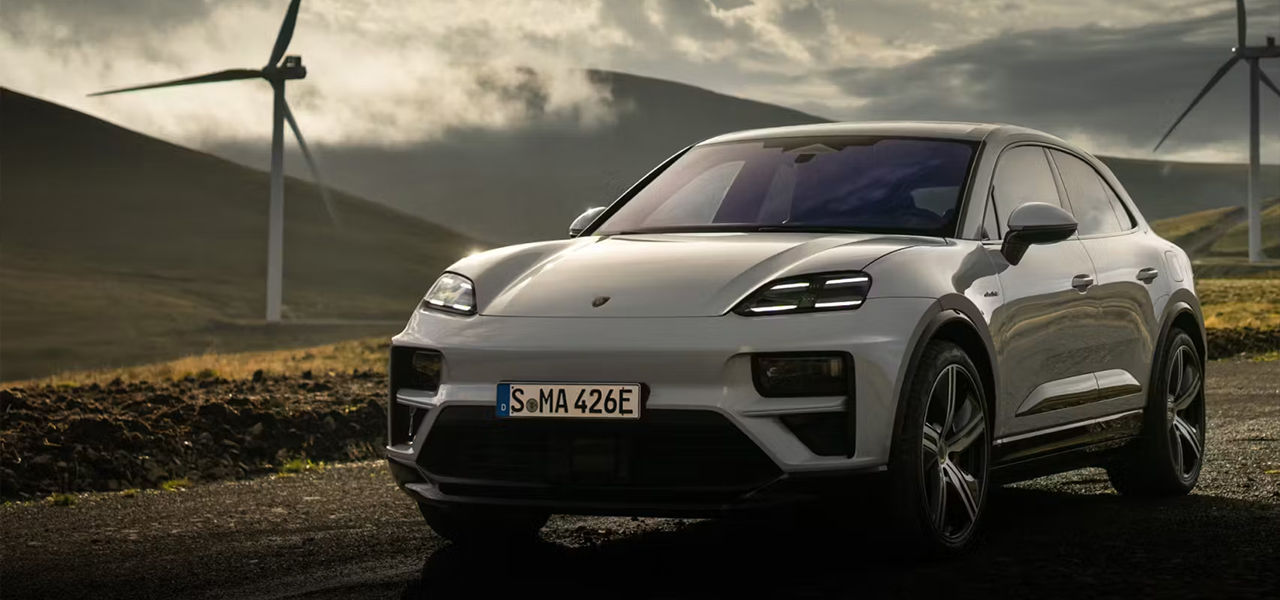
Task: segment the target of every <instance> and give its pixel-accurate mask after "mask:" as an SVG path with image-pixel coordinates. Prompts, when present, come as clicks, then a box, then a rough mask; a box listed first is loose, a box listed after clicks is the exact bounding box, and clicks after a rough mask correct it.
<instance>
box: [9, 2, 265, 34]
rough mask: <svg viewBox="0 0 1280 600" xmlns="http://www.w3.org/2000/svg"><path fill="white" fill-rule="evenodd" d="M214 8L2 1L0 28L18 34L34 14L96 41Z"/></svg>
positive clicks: (176, 22) (188, 19) (191, 17)
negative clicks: (25, 19) (26, 20)
mask: <svg viewBox="0 0 1280 600" xmlns="http://www.w3.org/2000/svg"><path fill="white" fill-rule="evenodd" d="M265 1H266V0H263V2H265ZM213 8H214V3H213V2H212V1H209V0H4V3H3V8H2V9H0V10H2V11H3V13H4V17H3V18H0V30H4V31H7V32H10V33H13V34H15V35H20V34H22V27H21V25H22V24H23V23H24V17H27V16H36V17H39V18H42V19H48V20H49V21H52V22H54V23H57V24H58V25H60V26H61V27H64V28H66V30H67V33H68V34H69V35H70V37H72V38H75V39H78V40H85V41H95V40H102V39H109V38H113V37H118V36H121V35H136V34H141V33H144V32H153V31H155V30H157V29H164V28H167V27H172V26H176V25H184V24H187V23H190V22H192V21H198V20H200V19H204V18H206V17H208V16H209V14H210V12H211V11H212V9H213ZM283 11H284V8H283V5H282V7H281V14H283Z"/></svg>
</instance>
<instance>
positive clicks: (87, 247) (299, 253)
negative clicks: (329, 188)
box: [0, 89, 474, 380]
mask: <svg viewBox="0 0 1280 600" xmlns="http://www.w3.org/2000/svg"><path fill="white" fill-rule="evenodd" d="M0 164H2V165H3V172H2V173H0V336H2V340H3V342H2V343H0V379H6V380H7V379H15V378H25V377H32V376H38V375H42V374H46V373H51V372H55V371H62V370H67V369H73V368H86V367H95V366H110V365H123V364H132V363H138V362H148V361H155V360H159V359H164V358H171V357H176V356H182V355H185V354H190V353H200V352H204V351H207V350H219V351H222V350H240V349H251V348H271V347H280V346H288V345H304V344H315V343H320V342H324V341H332V340H336V339H343V338H350V337H356V336H359V335H373V334H379V335H383V334H390V333H394V332H395V331H396V330H398V325H397V321H400V320H402V319H403V318H404V316H405V315H406V314H408V311H409V310H411V308H412V306H413V303H414V301H415V300H416V299H417V298H418V297H420V295H421V294H422V293H423V291H424V290H425V289H426V286H428V285H429V284H430V280H431V279H432V278H434V277H435V275H436V274H437V273H438V272H439V270H440V269H441V268H443V267H444V266H446V265H447V264H448V263H450V262H452V261H453V260H455V259H456V258H457V257H459V256H461V255H463V254H465V253H466V252H467V251H468V250H469V249H470V248H471V247H472V246H473V245H474V242H473V241H472V240H471V239H469V238H467V237H465V236H463V235H460V234H458V233H456V232H454V231H451V230H449V229H446V228H444V227H441V226H438V225H435V224H432V223H428V222H425V221H422V220H420V219H418V218H415V217H411V216H408V215H406V214H404V213H400V212H397V211H395V210H391V209H389V208H386V207H384V206H381V205H379V204H375V203H372V202H369V201H367V200H363V199H361V198H357V197H355V196H351V195H347V194H338V195H337V197H336V201H337V207H338V212H339V214H340V217H341V223H342V227H341V228H338V227H336V226H335V225H334V224H333V223H332V222H331V221H330V219H329V217H328V216H327V213H326V212H325V210H324V208H323V204H322V203H321V201H320V197H319V194H318V193H317V190H316V189H315V188H314V186H312V185H311V184H309V183H306V182H303V181H298V180H294V179H288V180H287V182H286V186H285V207H286V211H285V212H286V215H285V219H286V221H285V282H284V304H285V314H286V317H287V318H291V319H294V320H295V321H296V320H299V319H302V320H309V321H310V322H312V323H315V322H316V321H317V320H327V321H324V322H325V323H327V324H317V325H298V324H294V325H280V326H274V327H266V326H264V325H262V324H261V319H262V315H263V310H264V303H265V290H264V279H265V272H266V264H265V263H266V261H265V254H266V229H267V197H268V177H267V175H266V174H265V173H263V172H261V171H257V170H253V169H250V168H246V167H244V166H241V165H238V164H235V163H232V162H229V161H226V160H223V159H219V158H216V157H213V156H210V155H207V154H203V153H200V152H195V151H192V150H189V149H186V148H182V147H180V146H175V145H173V144H169V143H166V142H162V141H160V140H156V139H154V138H150V137H146V136H143V135H140V134H137V133H134V132H131V131H129V130H126V129H123V128H120V127H117V126H115V125H112V124H110V123H107V122H104V121H101V120H98V119H94V118H92V117H89V116H87V115H84V114H82V113H78V112H76V111H72V110H69V109H65V108H63V107H60V106H57V105H54V104H51V103H48V102H44V101H42V100H38V99H35V98H31V97H28V96H24V95H22V94H19V93H17V92H13V91H11V90H7V89H3V90H0ZM352 322H355V324H351V323H352Z"/></svg>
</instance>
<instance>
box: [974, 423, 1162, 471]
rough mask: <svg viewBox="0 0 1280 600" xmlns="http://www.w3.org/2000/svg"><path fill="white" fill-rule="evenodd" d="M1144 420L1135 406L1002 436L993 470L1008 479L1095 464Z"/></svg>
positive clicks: (1135, 431) (994, 448)
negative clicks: (1130, 408) (1103, 415)
mask: <svg viewBox="0 0 1280 600" xmlns="http://www.w3.org/2000/svg"><path fill="white" fill-rule="evenodd" d="M1142 420H1143V411H1142V409H1133V410H1128V411H1125V412H1121V413H1117V414H1114V415H1108V416H1105V417H1099V418H1096V419H1089V420H1086V421H1079V422H1076V423H1068V424H1066V425H1059V426H1057V427H1051V428H1048V429H1042V430H1040V431H1032V432H1028V433H1022V434H1018V435H1012V436H1008V437H1004V438H1000V439H998V440H996V441H995V442H994V443H993V444H992V446H991V458H992V463H993V466H992V472H993V474H994V475H995V476H996V478H998V479H1000V480H1001V481H1006V482H1008V481H1019V480H1022V479H1030V478H1033V477H1041V476H1044V475H1051V474H1054V473H1061V472H1063V471H1070V470H1073V469H1079V468H1083V467H1089V466H1096V465H1098V464H1100V463H1102V462H1104V461H1105V460H1106V459H1107V458H1108V457H1109V456H1108V455H1109V454H1110V452H1111V451H1113V450H1116V449H1118V448H1120V447H1122V446H1124V445H1125V444H1126V443H1127V442H1128V441H1129V440H1131V439H1133V438H1135V437H1137V436H1138V434H1139V433H1141V431H1142Z"/></svg>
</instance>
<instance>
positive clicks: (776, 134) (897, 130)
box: [699, 121, 1057, 145]
mask: <svg viewBox="0 0 1280 600" xmlns="http://www.w3.org/2000/svg"><path fill="white" fill-rule="evenodd" d="M992 133H1001V134H1015V133H1020V134H1032V135H1034V136H1036V137H1043V138H1044V139H1045V140H1053V141H1057V138H1055V137H1054V136H1052V135H1049V134H1047V133H1044V132H1041V131H1036V130H1034V129H1028V128H1025V127H1018V126H1015V125H1006V124H1003V123H966V122H952V121H864V122H844V123H818V124H814V125H791V126H787V127H769V128H765V129H748V130H745V131H735V132H733V133H726V134H723V135H718V136H716V137H713V138H710V139H708V140H704V141H702V142H700V143H699V145H702V144H718V143H721V142H743V141H750V140H762V139H773V138H788V137H807V136H824V135H882V136H905V137H929V138H943V139H956V140H972V141H980V140H983V139H986V138H987V136H989V135H991V134H992Z"/></svg>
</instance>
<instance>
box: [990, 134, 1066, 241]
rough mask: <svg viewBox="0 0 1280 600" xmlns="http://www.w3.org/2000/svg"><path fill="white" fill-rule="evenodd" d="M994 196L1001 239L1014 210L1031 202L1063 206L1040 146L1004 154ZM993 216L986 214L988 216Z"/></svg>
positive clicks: (1018, 148) (997, 168)
mask: <svg viewBox="0 0 1280 600" xmlns="http://www.w3.org/2000/svg"><path fill="white" fill-rule="evenodd" d="M991 194H992V196H993V197H994V199H995V209H996V210H995V212H996V214H995V216H996V218H997V220H998V221H999V223H1000V236H1001V237H1003V236H1004V233H1005V231H1006V229H1007V227H1006V223H1007V219H1008V218H1009V215H1010V214H1011V213H1012V212H1013V209H1015V208H1018V207H1019V206H1022V205H1023V204H1026V203H1028V202H1045V203H1048V204H1054V205H1057V206H1062V201H1061V200H1059V199H1058V186H1057V185H1056V184H1055V183H1054V182H1053V172H1052V171H1050V170H1049V160H1048V158H1047V157H1046V156H1045V153H1044V148H1041V147H1040V146H1018V147H1017V148H1013V149H1010V150H1006V151H1005V152H1004V153H1003V154H1001V155H1000V162H999V163H997V164H996V175H995V179H994V181H993V183H992V186H991ZM990 213H991V211H987V214H988V215H990Z"/></svg>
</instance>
